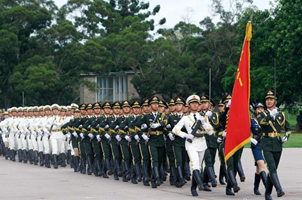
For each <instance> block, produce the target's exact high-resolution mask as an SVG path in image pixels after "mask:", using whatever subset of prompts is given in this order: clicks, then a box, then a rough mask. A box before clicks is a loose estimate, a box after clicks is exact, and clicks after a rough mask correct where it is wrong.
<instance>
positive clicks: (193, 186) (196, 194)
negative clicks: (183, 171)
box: [191, 177, 198, 197]
mask: <svg viewBox="0 0 302 200" xmlns="http://www.w3.org/2000/svg"><path fill="white" fill-rule="evenodd" d="M196 188H197V183H196V181H195V178H194V177H193V178H192V185H191V194H192V196H194V197H195V196H198V193H197V191H196Z"/></svg>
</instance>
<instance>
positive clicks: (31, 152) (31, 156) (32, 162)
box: [28, 149, 34, 165]
mask: <svg viewBox="0 0 302 200" xmlns="http://www.w3.org/2000/svg"><path fill="white" fill-rule="evenodd" d="M28 155H29V163H30V164H31V165H32V164H34V151H33V150H32V149H31V150H29V152H28Z"/></svg>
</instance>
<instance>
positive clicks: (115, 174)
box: [113, 170, 120, 181]
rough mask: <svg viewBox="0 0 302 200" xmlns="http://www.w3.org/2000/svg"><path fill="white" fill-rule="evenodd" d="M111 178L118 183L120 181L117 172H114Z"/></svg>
mask: <svg viewBox="0 0 302 200" xmlns="http://www.w3.org/2000/svg"><path fill="white" fill-rule="evenodd" d="M113 178H114V180H116V181H118V180H120V179H119V177H118V174H117V171H116V170H115V172H114V173H113Z"/></svg>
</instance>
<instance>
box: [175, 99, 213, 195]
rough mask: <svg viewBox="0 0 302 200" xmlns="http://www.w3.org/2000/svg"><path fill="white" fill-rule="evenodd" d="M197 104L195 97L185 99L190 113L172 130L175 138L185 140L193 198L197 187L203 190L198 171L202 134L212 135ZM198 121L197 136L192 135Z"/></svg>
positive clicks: (202, 149)
mask: <svg viewBox="0 0 302 200" xmlns="http://www.w3.org/2000/svg"><path fill="white" fill-rule="evenodd" d="M199 102H200V98H199V96H197V95H191V96H189V97H188V98H187V101H186V103H187V104H188V105H189V107H190V109H191V112H190V113H189V114H188V115H186V116H183V118H182V119H181V120H180V121H179V122H178V123H177V124H176V126H175V127H174V128H173V130H172V132H173V133H174V134H176V135H177V136H179V137H182V138H186V139H187V141H186V143H185V146H186V150H187V153H188V155H189V158H190V165H191V170H192V171H193V178H192V186H191V193H192V195H193V196H198V193H197V191H196V187H198V189H199V190H203V189H204V185H203V183H202V180H201V176H200V170H201V164H202V161H203V156H204V152H205V150H206V149H207V144H206V140H205V138H204V137H203V134H209V135H212V134H213V127H212V126H211V125H210V124H209V123H208V122H205V118H204V117H203V116H201V115H200V114H199V113H198V107H199ZM199 120H200V121H201V126H200V127H198V128H199V129H198V130H197V132H196V133H197V134H198V135H192V134H191V133H192V128H194V126H196V124H197V122H198V121H199ZM183 127H185V128H186V130H187V133H185V132H183V131H181V129H182V128H183ZM188 140H189V141H190V142H189V141H188Z"/></svg>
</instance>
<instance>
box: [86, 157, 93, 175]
mask: <svg viewBox="0 0 302 200" xmlns="http://www.w3.org/2000/svg"><path fill="white" fill-rule="evenodd" d="M87 163H88V167H87V175H91V174H92V158H91V156H90V155H88V156H87Z"/></svg>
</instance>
